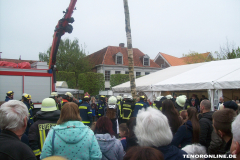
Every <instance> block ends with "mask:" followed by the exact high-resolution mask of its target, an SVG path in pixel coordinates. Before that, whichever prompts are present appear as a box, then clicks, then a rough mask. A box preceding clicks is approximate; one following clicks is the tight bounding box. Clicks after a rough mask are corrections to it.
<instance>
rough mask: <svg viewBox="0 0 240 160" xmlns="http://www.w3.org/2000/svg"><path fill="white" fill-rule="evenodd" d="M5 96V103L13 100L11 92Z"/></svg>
mask: <svg viewBox="0 0 240 160" xmlns="http://www.w3.org/2000/svg"><path fill="white" fill-rule="evenodd" d="M6 94H7V96H6V99H5V102H7V101H9V100H12V99H13V95H14V92H13V91H8V92H7V93H6Z"/></svg>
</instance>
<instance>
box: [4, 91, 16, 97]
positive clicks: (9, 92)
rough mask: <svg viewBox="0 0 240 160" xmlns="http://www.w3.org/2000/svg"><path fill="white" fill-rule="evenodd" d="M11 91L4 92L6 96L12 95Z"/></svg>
mask: <svg viewBox="0 0 240 160" xmlns="http://www.w3.org/2000/svg"><path fill="white" fill-rule="evenodd" d="M13 93H14V92H13V91H8V92H7V93H6V94H7V96H12V95H13Z"/></svg>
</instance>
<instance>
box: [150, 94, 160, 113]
mask: <svg viewBox="0 0 240 160" xmlns="http://www.w3.org/2000/svg"><path fill="white" fill-rule="evenodd" d="M162 97H163V96H160V97H157V98H156V100H155V101H154V102H153V105H152V106H150V107H152V108H154V109H157V110H160V108H159V107H157V106H159V103H160V99H161V98H162Z"/></svg>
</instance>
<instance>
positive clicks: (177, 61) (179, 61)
mask: <svg viewBox="0 0 240 160" xmlns="http://www.w3.org/2000/svg"><path fill="white" fill-rule="evenodd" d="M160 54H161V55H162V57H163V58H164V59H165V60H166V61H167V62H168V63H169V64H170V65H171V66H179V65H185V64H189V63H200V62H205V60H206V59H207V57H208V56H209V54H210V52H207V53H202V54H200V55H202V56H203V58H202V59H198V60H197V61H196V59H194V57H181V58H178V57H174V56H170V55H168V54H165V53H160Z"/></svg>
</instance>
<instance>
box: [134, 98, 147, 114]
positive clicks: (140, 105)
mask: <svg viewBox="0 0 240 160" xmlns="http://www.w3.org/2000/svg"><path fill="white" fill-rule="evenodd" d="M147 107H148V106H147V104H146V103H145V102H144V101H143V100H140V101H139V102H137V103H135V108H134V112H133V117H137V114H138V111H139V110H141V109H142V108H145V109H146V108H147Z"/></svg>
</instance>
